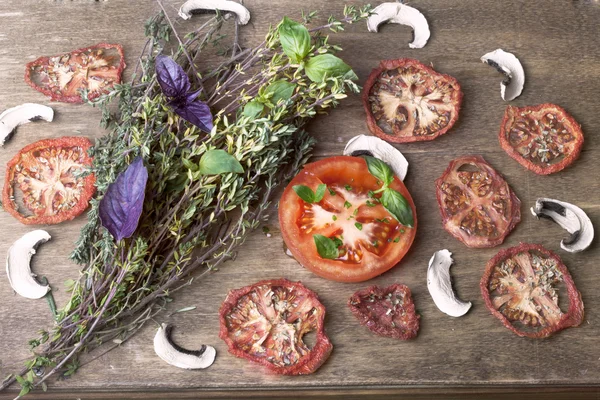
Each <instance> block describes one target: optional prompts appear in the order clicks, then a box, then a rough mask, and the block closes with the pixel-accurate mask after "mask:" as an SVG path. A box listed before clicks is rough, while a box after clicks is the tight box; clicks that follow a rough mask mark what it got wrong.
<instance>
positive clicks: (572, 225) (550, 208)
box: [531, 198, 594, 253]
mask: <svg viewBox="0 0 600 400" xmlns="http://www.w3.org/2000/svg"><path fill="white" fill-rule="evenodd" d="M531 213H532V214H533V215H534V216H536V217H537V218H540V217H542V218H548V219H550V220H552V221H554V222H556V223H557V224H558V225H560V226H561V227H562V228H563V229H565V230H566V231H567V232H569V233H570V234H571V235H570V236H569V237H568V238H566V239H563V240H562V241H561V242H560V247H561V248H562V249H563V250H566V251H568V252H570V253H577V252H580V251H583V250H585V249H587V248H588V247H590V244H592V240H594V226H593V225H592V221H591V220H590V218H589V217H588V216H587V214H586V213H585V211H583V210H582V209H581V208H579V207H577V206H576V205H573V204H571V203H567V202H565V201H560V200H555V199H547V198H540V199H537V200H536V202H535V206H533V207H531Z"/></svg>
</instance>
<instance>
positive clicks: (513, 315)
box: [480, 243, 583, 338]
mask: <svg viewBox="0 0 600 400" xmlns="http://www.w3.org/2000/svg"><path fill="white" fill-rule="evenodd" d="M560 286H562V287H560ZM480 288H481V294H482V296H483V299H484V300H485V304H486V305H487V307H488V309H489V310H490V311H491V312H492V314H493V315H494V316H495V317H496V318H498V319H499V320H500V321H502V323H503V324H504V326H506V327H507V328H508V329H510V330H511V331H513V332H514V333H516V334H517V335H519V336H526V337H530V338H543V337H547V336H550V335H551V334H553V333H554V332H557V331H560V330H562V329H565V328H569V327H571V326H578V325H579V324H581V322H582V321H583V301H582V300H581V293H579V291H578V290H577V288H576V287H575V283H574V282H573V278H571V275H570V274H569V271H568V270H567V267H566V266H565V264H563V262H562V261H561V260H560V258H559V257H558V256H557V255H556V254H554V253H553V252H551V251H550V250H547V249H545V248H544V247H542V246H541V245H537V244H528V243H521V244H519V245H518V246H515V247H511V248H509V249H505V250H502V251H501V252H499V253H498V254H496V256H494V257H493V258H492V259H491V260H490V261H489V262H488V263H487V267H486V270H485V273H484V274H483V277H482V278H481V283H480ZM561 289H562V290H561ZM565 291H566V293H564V292H565ZM559 298H560V299H559ZM565 298H567V299H568V310H567V312H563V310H562V309H561V307H560V306H561V305H562V306H563V309H564V305H563V304H562V303H563V301H564V300H565ZM559 303H560V304H559Z"/></svg>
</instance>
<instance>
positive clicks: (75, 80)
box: [25, 43, 125, 103]
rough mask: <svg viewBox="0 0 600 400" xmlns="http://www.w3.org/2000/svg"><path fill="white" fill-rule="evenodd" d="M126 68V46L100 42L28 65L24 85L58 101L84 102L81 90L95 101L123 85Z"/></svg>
mask: <svg viewBox="0 0 600 400" xmlns="http://www.w3.org/2000/svg"><path fill="white" fill-rule="evenodd" d="M124 68H125V56H124V54H123V47H121V45H118V44H108V43H99V44H97V45H95V46H91V47H86V48H83V49H79V50H74V51H72V52H70V53H64V54H59V55H57V56H50V57H40V58H38V59H37V60H35V61H32V62H30V63H29V64H27V66H26V69H25V82H27V83H28V84H29V85H30V86H31V87H32V88H34V89H35V90H37V91H39V92H42V93H43V94H45V95H46V96H48V97H50V98H51V99H52V100H55V101H62V102H65V103H83V100H82V98H81V93H80V92H81V91H82V90H87V91H88V96H87V97H88V99H89V100H93V99H95V98H97V97H99V96H100V95H101V94H103V93H107V92H108V91H109V90H110V89H111V88H112V87H113V85H115V84H118V83H121V73H122V72H123V69H124Z"/></svg>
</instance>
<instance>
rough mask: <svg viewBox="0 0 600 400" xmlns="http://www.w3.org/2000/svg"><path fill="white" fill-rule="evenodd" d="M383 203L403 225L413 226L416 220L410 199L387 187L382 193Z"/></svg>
mask: <svg viewBox="0 0 600 400" xmlns="http://www.w3.org/2000/svg"><path fill="white" fill-rule="evenodd" d="M380 201H381V204H383V206H384V207H385V209H386V210H388V211H389V213H390V214H392V216H393V217H394V218H396V219H397V220H398V222H400V223H401V224H402V225H404V226H408V227H412V226H413V224H414V223H415V222H414V218H413V212H412V209H411V208H410V205H409V204H408V201H407V200H406V199H405V198H404V196H402V194H400V193H399V192H397V191H395V190H394V189H392V188H386V189H385V190H384V191H383V193H382V194H381V199H380Z"/></svg>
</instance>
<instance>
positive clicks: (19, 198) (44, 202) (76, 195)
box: [2, 137, 96, 224]
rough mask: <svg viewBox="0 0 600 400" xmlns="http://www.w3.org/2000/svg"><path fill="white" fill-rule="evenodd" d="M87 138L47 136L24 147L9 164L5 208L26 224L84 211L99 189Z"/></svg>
mask: <svg viewBox="0 0 600 400" xmlns="http://www.w3.org/2000/svg"><path fill="white" fill-rule="evenodd" d="M91 146H92V143H91V142H90V141H89V139H87V138H84V137H61V138H58V139H44V140H40V141H38V142H35V143H32V144H30V145H28V146H25V147H24V148H23V149H21V151H19V153H18V154H17V155H16V156H15V157H13V159H12V160H10V161H9V162H8V164H7V167H6V178H5V180H4V191H3V193H2V194H3V196H2V201H3V204H4V209H5V210H6V211H8V212H9V213H10V214H12V215H13V216H14V217H15V218H17V219H18V220H19V221H21V222H22V223H24V224H58V223H59V222H63V221H67V220H71V219H73V218H75V217H76V216H78V215H79V214H81V213H82V212H83V211H84V210H85V209H86V208H87V207H88V203H89V201H90V199H91V198H92V196H93V195H94V193H95V191H96V187H95V186H94V183H95V182H96V179H95V177H94V175H92V174H88V175H86V176H81V174H82V173H83V172H84V170H86V169H89V168H90V167H91V166H92V158H91V157H90V156H89V155H88V149H89V148H90V147H91Z"/></svg>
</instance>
